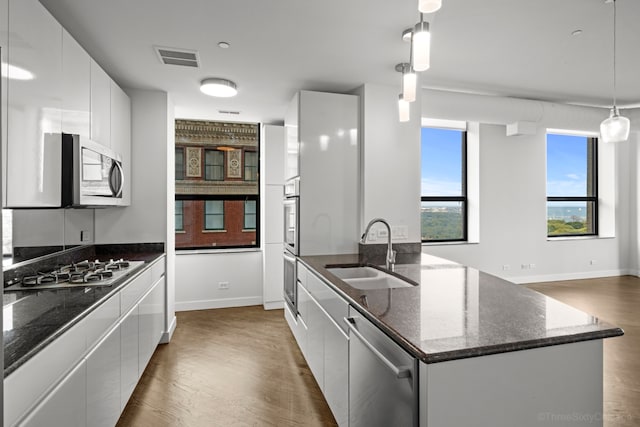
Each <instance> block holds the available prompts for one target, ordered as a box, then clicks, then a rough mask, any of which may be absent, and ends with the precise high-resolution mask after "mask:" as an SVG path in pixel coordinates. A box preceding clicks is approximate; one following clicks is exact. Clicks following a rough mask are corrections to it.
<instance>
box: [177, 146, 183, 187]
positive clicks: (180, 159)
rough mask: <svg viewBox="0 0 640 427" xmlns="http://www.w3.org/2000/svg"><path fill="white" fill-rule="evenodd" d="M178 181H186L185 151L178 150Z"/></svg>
mask: <svg viewBox="0 0 640 427" xmlns="http://www.w3.org/2000/svg"><path fill="white" fill-rule="evenodd" d="M176 179H180V180H182V179H184V149H182V148H176Z"/></svg>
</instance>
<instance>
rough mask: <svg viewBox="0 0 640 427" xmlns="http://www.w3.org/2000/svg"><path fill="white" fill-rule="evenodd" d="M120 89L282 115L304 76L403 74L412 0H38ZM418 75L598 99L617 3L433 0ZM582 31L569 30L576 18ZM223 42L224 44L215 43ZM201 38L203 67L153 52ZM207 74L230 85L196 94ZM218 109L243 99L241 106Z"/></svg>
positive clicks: (198, 109) (624, 61) (622, 61)
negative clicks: (173, 62)
mask: <svg viewBox="0 0 640 427" xmlns="http://www.w3.org/2000/svg"><path fill="white" fill-rule="evenodd" d="M41 2H42V3H43V4H44V5H45V6H46V7H47V8H48V9H49V10H50V11H51V12H52V13H53V15H54V16H55V17H56V18H57V19H58V20H59V21H60V22H61V23H62V25H63V26H64V27H65V28H67V30H68V31H69V32H70V33H71V34H72V35H74V36H75V38H76V39H77V40H78V41H79V42H80V43H81V44H82V45H83V46H84V47H85V49H87V50H88V51H89V53H90V54H91V55H92V56H93V57H94V58H95V59H96V60H97V61H98V62H99V63H100V64H101V65H102V66H103V68H105V70H106V71H107V72H108V73H109V74H110V75H111V76H112V77H113V78H114V79H115V80H116V81H117V82H118V83H120V84H121V85H122V86H123V87H125V88H127V87H128V88H144V89H159V90H164V91H167V92H168V93H169V94H170V95H171V98H172V100H173V102H174V104H175V106H176V117H179V118H194V119H211V120H230V121H245V122H265V123H270V122H279V121H280V122H281V121H282V119H283V117H284V111H285V108H286V104H287V103H288V101H289V99H291V97H292V96H293V94H294V93H295V92H296V91H297V90H300V89H309V90H322V91H335V92H344V91H349V90H351V89H353V88H355V87H358V86H360V85H361V84H363V83H376V84H387V85H397V86H398V91H399V90H400V89H399V85H400V76H399V74H398V73H396V72H395V71H394V66H395V64H397V63H399V62H406V61H407V60H408V56H409V45H408V44H407V43H404V42H403V41H402V40H401V37H400V36H401V33H402V31H403V30H404V29H405V28H408V27H410V26H412V25H413V24H415V22H416V21H417V20H418V12H417V0H322V1H312V0H181V1H175V0H135V1H131V0H109V1H104V0H41ZM616 4H617V8H618V90H617V92H618V105H620V106H622V107H624V106H631V105H635V106H637V105H638V104H639V103H640V84H638V82H637V75H638V72H640V55H639V54H638V51H637V46H640V26H638V25H637V21H638V20H639V19H640V1H638V0H617V3H616ZM425 16H426V18H427V20H428V21H429V22H430V23H431V33H432V52H431V64H432V66H431V69H430V70H428V71H426V72H424V73H422V78H421V81H422V86H423V87H425V88H440V89H448V90H456V91H465V92H473V93H486V94H496V95H504V96H513V97H521V98H529V99H541V100H547V101H553V102H561V103H574V104H585V105H596V106H607V105H609V104H610V103H611V95H612V61H613V57H612V49H611V47H612V43H613V41H612V40H613V39H612V33H613V24H612V19H613V6H612V5H611V4H605V3H604V0H562V1H558V0H535V1H532V0H483V1H478V0H443V7H442V9H441V10H440V11H438V12H436V13H435V14H431V15H425ZM577 29H581V30H582V34H581V35H579V36H572V35H571V33H572V32H573V31H574V30H577ZM220 41H226V42H228V43H230V44H231V47H230V48H229V49H221V48H219V47H218V46H217V43H218V42H220ZM156 45H157V46H166V47H174V48H184V49H192V50H197V51H198V52H199V55H200V59H201V68H198V69H193V68H186V67H178V66H168V65H163V64H161V63H160V61H159V59H158V57H157V56H156V53H155V51H154V48H153V47H154V46H156ZM207 77H223V78H228V79H231V80H233V81H235V82H236V83H237V85H238V90H239V93H238V95H237V96H236V97H234V98H227V99H219V98H211V97H207V96H206V95H203V94H201V93H200V91H199V82H200V80H202V79H203V78H207ZM218 110H233V111H240V112H241V113H240V115H238V116H235V115H234V116H229V115H221V114H219V113H218Z"/></svg>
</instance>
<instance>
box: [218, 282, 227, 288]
mask: <svg viewBox="0 0 640 427" xmlns="http://www.w3.org/2000/svg"><path fill="white" fill-rule="evenodd" d="M218 289H229V282H218Z"/></svg>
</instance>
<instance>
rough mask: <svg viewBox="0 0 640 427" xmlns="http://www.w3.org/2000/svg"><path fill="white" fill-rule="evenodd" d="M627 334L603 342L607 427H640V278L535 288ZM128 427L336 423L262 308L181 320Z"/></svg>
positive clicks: (276, 317) (274, 315) (289, 339)
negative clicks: (620, 328)
mask: <svg viewBox="0 0 640 427" xmlns="http://www.w3.org/2000/svg"><path fill="white" fill-rule="evenodd" d="M528 287H530V288H531V289H534V290H537V291H539V292H542V293H543V294H546V295H549V296H551V297H553V298H556V299H558V300H560V301H563V302H565V303H567V304H569V305H572V306H574V307H576V308H578V309H580V310H583V311H586V312H588V313H590V314H593V315H595V316H597V317H599V318H601V319H602V320H605V321H608V322H609V323H612V324H614V325H617V326H620V327H622V328H623V329H624V331H625V335H624V336H622V337H618V338H611V339H607V340H605V341H604V414H603V418H604V426H605V427H632V426H633V427H637V426H640V279H639V278H636V277H631V276H623V277H611V278H604V279H588V280H572V281H562V282H548V283H535V284H530V285H528ZM176 315H177V320H178V326H177V328H176V331H175V334H174V336H173V339H172V341H171V344H169V345H161V346H159V347H158V349H157V350H156V352H155V354H154V356H153V358H152V359H151V362H150V364H149V366H148V367H147V369H146V371H145V373H144V375H143V376H142V378H141V381H140V383H139V385H138V387H137V388H136V390H135V392H134V394H133V396H132V397H131V399H130V400H129V403H128V405H127V407H126V408H125V411H124V413H123V414H122V417H121V418H120V421H119V423H118V426H119V427H125V426H136V427H138V426H153V427H164V426H171V427H174V426H189V427H192V426H193V427H199V426H334V425H336V424H335V421H334V419H333V416H332V415H331V411H330V410H329V408H328V407H327V404H326V402H325V400H324V398H323V397H322V393H321V392H320V389H319V388H318V386H317V384H316V382H315V380H314V379H313V376H312V374H311V372H310V371H309V368H308V367H307V365H306V363H305V361H304V358H303V357H302V354H301V353H300V351H299V350H298V347H297V345H296V343H295V341H294V339H293V336H292V335H291V333H290V331H289V328H288V327H287V325H286V322H285V320H284V318H283V313H282V310H272V311H264V310H263V309H262V307H261V306H255V307H242V308H231V309H220V310H203V311H191V312H181V313H176Z"/></svg>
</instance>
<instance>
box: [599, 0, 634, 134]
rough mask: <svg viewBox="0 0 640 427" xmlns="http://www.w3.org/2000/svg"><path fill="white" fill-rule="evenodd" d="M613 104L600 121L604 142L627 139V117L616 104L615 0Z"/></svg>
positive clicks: (628, 125) (614, 14)
mask: <svg viewBox="0 0 640 427" xmlns="http://www.w3.org/2000/svg"><path fill="white" fill-rule="evenodd" d="M612 3H613V106H612V107H611V113H610V114H609V118H608V119H605V120H604V121H603V122H602V123H600V135H601V136H602V140H603V141H604V142H622V141H626V140H627V139H629V128H630V125H631V123H630V122H629V119H628V118H626V117H623V116H621V115H620V112H619V111H618V107H617V106H616V0H613V2H612Z"/></svg>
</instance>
